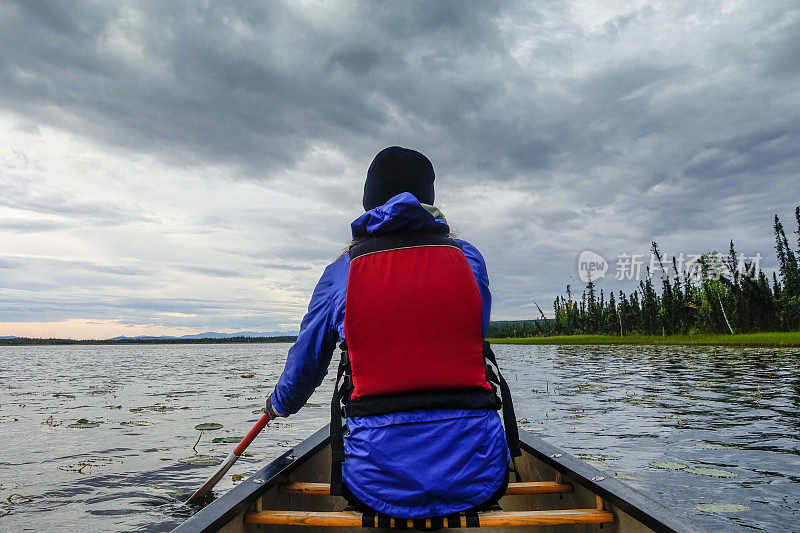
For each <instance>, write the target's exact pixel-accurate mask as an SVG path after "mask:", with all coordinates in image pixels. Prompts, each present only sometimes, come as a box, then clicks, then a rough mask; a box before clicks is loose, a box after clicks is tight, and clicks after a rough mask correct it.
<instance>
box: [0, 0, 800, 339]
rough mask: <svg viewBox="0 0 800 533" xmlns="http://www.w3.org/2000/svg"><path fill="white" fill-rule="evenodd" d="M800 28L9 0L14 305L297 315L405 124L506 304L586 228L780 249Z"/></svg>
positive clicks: (201, 324) (622, 8)
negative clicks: (381, 155) (372, 172)
mask: <svg viewBox="0 0 800 533" xmlns="http://www.w3.org/2000/svg"><path fill="white" fill-rule="evenodd" d="M798 35H800V8H798V6H797V5H796V3H795V2H791V1H784V2H781V1H777V2H769V3H764V2H757V1H755V0H751V1H741V2H722V1H720V2H717V1H699V2H696V1H693V2H689V1H686V2H663V3H652V2H552V3H549V2H536V3H530V2H489V1H487V2H449V1H438V2H410V1H409V2H324V3H323V2H319V3H318V2H288V1H287V2H277V1H274V2H245V1H227V2H180V3H179V2H156V1H138V2H124V3H123V2H119V3H116V2H113V3H112V2H106V1H100V0H98V1H94V2H92V1H81V2H71V3H68V4H66V3H61V2H55V1H40V0H37V1H32V0H20V1H16V2H15V1H10V0H0V187H2V191H0V242H2V247H0V301H2V302H3V304H2V307H3V309H2V310H1V311H0V313H2V318H0V321H5V322H9V323H16V322H26V321H42V322H44V321H58V320H69V319H76V318H80V319H114V320H120V321H121V322H120V323H121V324H123V323H124V324H128V325H142V327H145V326H146V327H150V328H156V329H157V328H162V329H160V330H159V331H166V332H169V331H172V330H169V328H188V329H185V330H181V331H189V330H191V329H192V328H194V329H195V330H206V329H210V328H211V327H215V328H218V329H227V330H236V329H264V330H275V329H280V328H282V327H283V328H287V329H294V328H296V326H297V324H298V323H299V320H300V318H301V316H302V311H303V309H304V305H305V301H306V300H307V298H308V297H309V296H310V292H311V290H312V288H313V285H314V282H315V281H316V278H317V277H318V276H319V274H320V273H321V269H322V268H323V267H324V265H325V264H326V263H327V262H328V261H330V260H331V259H333V258H335V257H336V256H337V255H338V253H340V252H341V250H342V249H343V248H344V246H345V245H346V243H347V241H348V238H349V235H348V223H349V221H350V220H352V219H353V218H355V217H356V216H358V214H359V213H360V211H359V210H360V196H361V187H362V184H363V177H364V174H365V171H366V168H367V167H368V165H369V162H370V160H371V158H372V157H373V156H374V154H375V153H377V152H378V151H379V150H380V149H381V148H383V147H385V146H388V145H392V144H399V145H403V146H409V147H413V148H416V149H418V150H420V151H422V152H423V153H425V154H426V155H428V156H429V158H430V159H431V160H432V161H433V163H434V167H435V168H436V171H437V182H436V183H437V204H438V205H439V206H440V207H441V208H442V210H443V211H444V212H445V215H446V216H447V218H448V220H449V221H450V222H451V224H452V225H453V226H454V227H455V228H456V229H457V231H458V232H459V234H460V236H462V237H464V238H466V239H468V240H471V241H472V242H473V243H474V244H476V245H477V246H478V247H479V248H480V249H481V251H482V252H483V254H484V256H485V257H486V260H487V263H488V266H489V269H490V275H491V277H492V289H493V294H494V317H495V318H528V317H531V316H533V315H534V311H535V309H534V307H533V305H532V298H535V299H536V300H537V302H538V303H539V304H540V305H541V306H542V307H544V308H545V309H547V308H549V306H550V302H552V298H553V296H554V295H555V293H556V292H558V291H561V290H563V287H564V285H565V284H567V283H572V284H573V285H579V283H578V282H577V281H576V279H577V276H576V259H577V256H578V254H580V252H581V251H583V250H586V249H590V250H593V251H596V252H598V253H600V254H601V255H603V256H605V257H607V258H608V259H610V260H613V258H614V257H615V256H616V255H617V254H620V253H644V252H647V249H648V245H649V242H650V241H652V240H657V241H659V242H660V243H662V246H663V248H664V249H665V250H666V251H667V252H668V253H675V254H677V253H680V252H685V253H702V252H705V251H707V250H710V249H715V248H716V249H722V248H725V247H726V246H727V242H728V240H729V239H731V238H734V239H735V240H736V242H737V245H738V247H739V249H740V250H742V251H743V252H745V253H746V254H749V255H754V254H756V253H761V254H762V255H764V256H765V258H768V259H769V260H771V259H772V255H773V254H772V253H771V230H770V222H771V218H772V216H773V215H774V214H775V213H778V214H780V215H781V216H784V217H786V218H788V217H790V216H791V212H792V210H793V207H794V205H797V204H798V203H800V198H798V196H797V193H796V191H797V184H798V179H797V169H798V164H799V163H800V155H798V154H800V150H798V144H799V143H798V139H799V138H800V98H798V90H797V88H798V84H799V83H800V67H799V65H800V38H798ZM764 266H767V267H769V266H770V263H769V261H767V262H766V263H765V265H764ZM773 266H774V265H773ZM601 283H605V284H606V285H605V287H606V290H609V289H611V288H619V287H621V286H622V287H625V285H624V284H623V285H620V284H615V283H613V281H612V280H603V281H602V282H601ZM628 285H630V284H628ZM203 301H207V302H217V303H215V304H214V305H213V306H211V307H213V309H210V308H208V307H206V306H203V305H201V304H200V303H198V302H203ZM148 302H150V303H148ZM170 302H172V303H170ZM219 302H225V304H224V305H222V304H220V303H219ZM170 313H172V314H170ZM177 315H180V316H177ZM184 315H186V316H184ZM259 317H260V318H259ZM164 328H166V329H164ZM153 331H155V329H153ZM175 331H177V330H175ZM4 334H14V331H0V335H4Z"/></svg>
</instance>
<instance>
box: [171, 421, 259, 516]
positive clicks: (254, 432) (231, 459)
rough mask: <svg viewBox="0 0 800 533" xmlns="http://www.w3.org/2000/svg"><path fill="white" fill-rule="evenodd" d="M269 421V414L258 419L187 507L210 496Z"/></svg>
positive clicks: (187, 502) (190, 499) (192, 497)
mask: <svg viewBox="0 0 800 533" xmlns="http://www.w3.org/2000/svg"><path fill="white" fill-rule="evenodd" d="M269 421H270V416H269V414H267V413H264V414H263V415H261V418H259V419H258V422H256V425H255V426H253V429H251V430H250V432H249V433H248V434H247V435H245V437H244V438H243V439H242V442H240V443H239V444H238V445H237V446H236V448H234V450H233V451H232V452H231V453H230V454H228V457H226V458H225V460H224V461H222V464H221V465H219V468H218V469H217V471H216V472H214V475H213V476H211V477H210V478H208V481H206V482H205V483H203V486H202V487H200V488H199V489H197V491H196V492H195V493H194V494H192V496H191V498H189V499H188V500H186V504H187V505H190V504H193V503H198V502H200V501H202V500H203V496H205V495H206V494H208V493H209V492H210V491H211V489H213V488H214V485H216V484H217V483H218V482H219V480H220V479H222V477H223V476H224V475H225V473H226V472H227V471H228V470H230V469H231V467H232V466H233V463H235V462H236V461H237V459H239V457H241V455H242V453H244V451H245V449H246V448H247V447H248V446H250V443H251V442H253V441H254V440H255V438H256V437H257V436H258V434H259V433H261V430H262V429H264V426H266V425H267V422H269Z"/></svg>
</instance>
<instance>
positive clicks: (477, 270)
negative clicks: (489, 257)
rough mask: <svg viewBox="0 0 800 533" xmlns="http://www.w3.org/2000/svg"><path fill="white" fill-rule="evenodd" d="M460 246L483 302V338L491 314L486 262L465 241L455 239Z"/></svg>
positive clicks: (475, 249) (487, 330)
mask: <svg viewBox="0 0 800 533" xmlns="http://www.w3.org/2000/svg"><path fill="white" fill-rule="evenodd" d="M456 241H458V242H459V243H460V244H461V250H462V251H463V252H464V256H465V257H466V258H467V262H468V263H469V267H470V268H471V269H472V274H473V275H474V276H475V281H477V282H478V289H479V290H480V292H481V300H482V301H483V322H482V323H483V336H484V337H485V336H486V335H487V334H488V332H489V317H490V315H491V312H492V294H491V293H490V292H489V273H488V272H487V271H486V262H485V261H484V260H483V256H482V255H481V253H480V252H479V251H478V249H477V248H475V247H474V246H472V245H471V244H470V243H468V242H467V241H463V240H461V239H456Z"/></svg>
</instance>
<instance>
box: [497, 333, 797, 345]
mask: <svg viewBox="0 0 800 533" xmlns="http://www.w3.org/2000/svg"><path fill="white" fill-rule="evenodd" d="M489 340H490V341H491V342H492V343H493V344H665V345H683V344H690V345H699V346H784V347H786V346H797V347H800V331H788V332H783V331H782V332H770V333H747V334H742V335H716V334H710V333H709V334H705V333H703V334H697V335H669V336H666V337H662V336H661V335H627V336H624V337H619V336H617V335H562V336H557V337H526V338H509V339H489Z"/></svg>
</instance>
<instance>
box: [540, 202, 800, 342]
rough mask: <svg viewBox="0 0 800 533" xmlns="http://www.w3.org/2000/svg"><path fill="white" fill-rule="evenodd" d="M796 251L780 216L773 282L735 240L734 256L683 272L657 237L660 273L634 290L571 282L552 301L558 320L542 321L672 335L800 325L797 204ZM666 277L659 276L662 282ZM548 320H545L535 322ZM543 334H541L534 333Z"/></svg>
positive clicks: (555, 326)
mask: <svg viewBox="0 0 800 533" xmlns="http://www.w3.org/2000/svg"><path fill="white" fill-rule="evenodd" d="M795 218H796V221H797V227H798V230H797V232H795V233H797V235H798V238H797V242H796V243H795V244H796V245H797V247H796V248H793V247H792V244H790V242H789V240H788V238H787V236H786V232H785V230H784V227H783V224H782V223H781V221H780V219H779V218H778V216H777V215H775V221H774V225H773V229H774V234H775V251H776V254H777V259H778V267H779V268H778V272H777V273H775V272H773V274H772V277H771V279H769V278H767V276H766V274H764V272H763V271H761V270H760V268H755V267H757V266H758V265H757V264H756V265H754V264H753V263H754V262H753V261H750V262H746V261H743V260H742V257H743V256H741V255H740V254H737V253H736V249H735V247H734V243H733V241H731V242H730V245H729V249H728V253H727V254H720V253H716V252H711V253H707V254H704V255H703V256H701V257H700V258H699V259H698V261H697V264H696V269H695V271H694V272H693V273H691V274H690V272H689V270H685V269H679V267H678V264H677V260H676V258H675V257H673V258H672V260H671V266H672V269H671V270H670V268H669V264H667V265H665V259H664V258H663V257H662V254H661V251H660V249H659V247H658V244H657V243H656V242H653V243H652V248H651V252H652V254H653V257H654V258H655V262H656V263H657V270H659V271H660V273H661V275H660V276H657V275H656V274H655V273H654V272H651V270H650V268H649V267H647V268H646V274H647V275H646V276H645V277H644V279H642V280H641V281H639V284H638V286H637V287H636V289H635V290H634V291H632V292H630V293H625V292H623V291H619V292H618V293H617V294H615V293H613V292H611V293H610V294H608V295H607V296H606V294H604V291H603V290H602V289H601V290H600V292H599V294H598V292H597V287H596V286H595V284H594V282H592V281H591V280H590V281H589V283H588V284H587V285H586V287H585V289H584V290H583V292H582V293H581V294H580V295H575V294H573V292H572V290H571V287H570V286H569V285H567V288H566V294H565V295H559V296H557V297H556V299H555V302H554V304H553V309H554V311H555V320H554V321H552V322H551V323H548V324H545V323H544V322H542V323H541V324H539V325H538V330H537V331H541V330H543V329H544V328H547V332H546V334H549V335H573V334H609V335H629V334H645V335H673V334H687V333H694V332H698V333H700V332H702V333H754V332H763V331H797V330H798V329H800V266H798V260H799V259H800V206H798V207H797V208H796V209H795ZM659 277H660V279H658V278H659ZM536 322H541V321H536ZM536 334H542V333H534V335H536Z"/></svg>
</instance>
